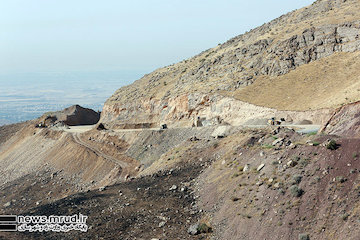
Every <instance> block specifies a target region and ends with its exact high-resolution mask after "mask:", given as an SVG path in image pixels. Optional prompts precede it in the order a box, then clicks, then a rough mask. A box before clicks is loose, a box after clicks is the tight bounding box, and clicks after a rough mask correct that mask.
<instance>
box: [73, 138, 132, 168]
mask: <svg viewBox="0 0 360 240" xmlns="http://www.w3.org/2000/svg"><path fill="white" fill-rule="evenodd" d="M72 136H73V138H74V140H75V142H76V143H77V144H79V145H81V146H83V147H86V148H88V149H90V150H91V151H93V152H94V153H95V154H96V155H98V156H100V157H102V158H104V159H106V160H108V161H111V162H113V163H115V164H116V165H118V166H120V167H121V168H123V169H124V168H126V167H128V164H127V163H126V162H122V161H120V160H118V159H115V158H113V157H111V156H109V155H106V154H104V153H103V152H101V151H99V150H98V149H96V148H94V147H93V146H91V145H90V144H88V143H86V142H84V141H82V140H81V139H80V137H79V134H77V133H75V134H72Z"/></svg>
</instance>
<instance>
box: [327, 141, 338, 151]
mask: <svg viewBox="0 0 360 240" xmlns="http://www.w3.org/2000/svg"><path fill="white" fill-rule="evenodd" d="M338 147H339V145H338V144H337V143H336V141H335V140H334V139H331V140H330V142H329V143H328V144H327V145H326V148H327V149H330V150H336V149H338Z"/></svg>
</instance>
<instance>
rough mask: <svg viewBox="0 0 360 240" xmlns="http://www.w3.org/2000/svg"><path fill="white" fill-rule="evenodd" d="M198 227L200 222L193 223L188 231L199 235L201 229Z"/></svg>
mask: <svg viewBox="0 0 360 240" xmlns="http://www.w3.org/2000/svg"><path fill="white" fill-rule="evenodd" d="M198 227H199V224H198V223H196V224H193V225H191V226H190V227H189V228H188V231H187V232H188V233H189V234H190V235H197V234H199V233H200V232H199V230H198Z"/></svg>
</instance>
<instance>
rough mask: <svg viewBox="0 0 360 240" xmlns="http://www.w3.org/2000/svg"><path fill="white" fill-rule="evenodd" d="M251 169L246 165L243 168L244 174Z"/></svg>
mask: <svg viewBox="0 0 360 240" xmlns="http://www.w3.org/2000/svg"><path fill="white" fill-rule="evenodd" d="M249 169H250V165H249V164H245V166H244V168H243V172H247V171H249Z"/></svg>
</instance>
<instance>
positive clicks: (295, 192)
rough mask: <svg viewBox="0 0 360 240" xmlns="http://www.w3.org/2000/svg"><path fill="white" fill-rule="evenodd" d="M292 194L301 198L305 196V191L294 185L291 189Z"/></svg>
mask: <svg viewBox="0 0 360 240" xmlns="http://www.w3.org/2000/svg"><path fill="white" fill-rule="evenodd" d="M290 192H291V194H292V195H293V196H294V197H301V195H303V194H304V190H302V189H301V188H299V187H298V186H297V185H293V186H291V187H290Z"/></svg>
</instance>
